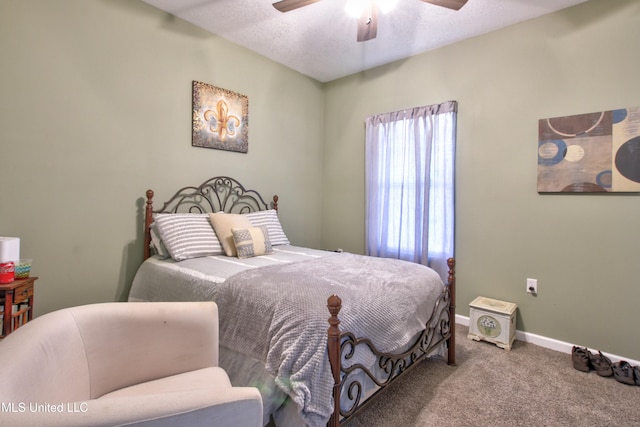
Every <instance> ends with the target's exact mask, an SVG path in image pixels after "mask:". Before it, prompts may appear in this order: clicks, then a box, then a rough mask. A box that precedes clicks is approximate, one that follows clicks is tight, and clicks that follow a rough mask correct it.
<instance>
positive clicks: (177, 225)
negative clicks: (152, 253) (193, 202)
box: [154, 213, 224, 261]
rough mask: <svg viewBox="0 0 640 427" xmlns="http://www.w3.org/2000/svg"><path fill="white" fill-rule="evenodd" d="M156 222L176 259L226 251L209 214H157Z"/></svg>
mask: <svg viewBox="0 0 640 427" xmlns="http://www.w3.org/2000/svg"><path fill="white" fill-rule="evenodd" d="M154 224H155V226H154V227H155V228H156V229H157V231H158V233H159V234H160V237H161V238H162V243H163V244H164V246H165V247H166V248H167V251H168V252H169V254H170V255H171V258H173V259H174V260H176V261H182V260H185V259H189V258H197V257H203V256H208V255H220V254H222V253H224V252H223V250H222V246H221V245H220V241H219V240H218V237H217V236H216V233H215V232H214V231H213V228H211V223H209V221H208V218H207V214H187V213H175V214H157V215H156V217H155V221H154Z"/></svg>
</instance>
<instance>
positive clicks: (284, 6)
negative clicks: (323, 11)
mask: <svg viewBox="0 0 640 427" xmlns="http://www.w3.org/2000/svg"><path fill="white" fill-rule="evenodd" d="M318 1H320V0H281V1H277V2H275V3H273V7H275V8H276V9H278V10H279V11H280V12H289V11H290V10H294V9H298V8H299V7H303V6H308V5H310V4H312V3H315V2H318Z"/></svg>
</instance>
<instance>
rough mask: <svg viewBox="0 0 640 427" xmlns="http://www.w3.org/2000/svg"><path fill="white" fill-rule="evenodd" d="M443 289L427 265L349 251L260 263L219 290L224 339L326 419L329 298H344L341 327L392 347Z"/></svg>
mask: <svg viewBox="0 0 640 427" xmlns="http://www.w3.org/2000/svg"><path fill="white" fill-rule="evenodd" d="M442 290H443V284H442V280H441V279H440V277H439V276H438V275H437V273H435V272H434V271H433V270H431V269H429V268H427V267H425V266H422V265H418V264H413V263H409V262H405V261H398V260H390V259H382V258H374V257H366V256H361V255H354V254H349V253H340V254H335V255H330V256H326V257H323V258H319V259H312V260H307V261H300V262H293V263H288V264H280V265H271V266H265V267H259V268H253V269H249V270H247V271H243V272H240V273H237V274H234V275H232V276H231V277H229V278H227V280H226V281H224V283H222V284H221V285H220V287H219V288H218V290H217V292H216V294H217V295H216V302H217V303H218V309H219V313H220V340H221V342H222V343H224V345H225V346H226V347H227V348H229V349H231V350H233V351H236V352H238V353H243V354H247V355H249V356H250V357H252V358H255V359H256V360H260V361H262V362H264V363H265V365H266V369H267V371H268V372H269V373H270V374H271V375H273V377H274V378H275V381H276V384H277V385H278V387H280V388H281V389H282V390H283V391H285V392H286V393H287V394H288V395H289V396H290V398H291V399H292V400H293V401H295V402H296V403H297V404H298V406H299V408H300V411H301V412H300V414H301V416H302V418H303V419H304V421H305V422H306V423H307V424H308V425H310V426H321V425H326V423H327V421H328V419H329V416H330V415H331V412H332V410H333V407H332V401H331V392H332V387H333V379H332V376H331V369H330V365H329V360H328V357H327V351H326V345H327V336H326V331H327V328H328V323H327V319H328V317H329V313H328V310H327V308H326V303H327V298H328V297H329V296H330V295H332V294H336V295H338V296H339V297H340V298H341V299H342V305H343V308H342V311H341V312H340V320H341V325H340V327H341V329H342V330H348V331H350V332H353V333H355V335H356V336H367V337H369V338H371V339H372V341H373V342H374V344H375V345H376V347H377V348H378V350H380V351H393V350H396V349H398V348H401V347H403V346H405V345H406V344H407V343H408V342H409V341H410V340H411V338H412V337H414V336H415V334H416V333H417V332H418V331H420V330H421V329H423V328H424V326H425V323H426V322H427V320H428V319H429V317H430V315H431V312H432V311H433V308H434V305H435V301H436V300H437V298H438V297H439V296H440V294H441V292H442ZM256 385H257V386H258V387H259V386H260V385H259V384H256Z"/></svg>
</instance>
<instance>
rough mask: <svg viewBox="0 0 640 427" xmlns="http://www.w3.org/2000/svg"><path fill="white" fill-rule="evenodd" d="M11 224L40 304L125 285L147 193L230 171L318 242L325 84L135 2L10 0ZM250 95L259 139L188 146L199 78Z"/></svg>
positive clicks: (5, 225) (1, 44) (89, 298)
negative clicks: (241, 146) (238, 149)
mask: <svg viewBox="0 0 640 427" xmlns="http://www.w3.org/2000/svg"><path fill="white" fill-rule="evenodd" d="M0 56H1V58H2V66H1V67H0V76H1V78H0V147H1V149H0V183H1V184H0V185H1V186H2V197H1V199H0V235H2V236H19V237H20V238H21V253H22V255H23V257H31V258H33V259H34V267H33V273H34V274H35V275H37V276H39V277H40V279H39V280H38V282H36V304H35V311H36V315H39V314H43V313H45V312H49V311H52V310H55V309H58V308H61V307H66V306H73V305H79V304H86V303H92V302H101V301H113V300H121V299H124V298H126V295H127V292H128V289H129V285H130V282H131V280H132V277H133V274H134V273H135V271H136V269H137V267H138V265H139V264H140V262H141V261H142V244H141V242H140V238H141V233H142V231H141V225H142V216H141V215H142V211H141V209H142V205H143V199H142V197H143V196H144V194H145V191H146V190H147V189H148V188H153V189H154V190H155V192H156V197H157V200H158V201H162V200H164V199H167V198H168V197H169V196H171V195H172V194H173V192H174V191H176V190H177V189H178V188H180V187H183V186H187V185H194V184H198V183H200V182H203V181H204V180H206V179H207V178H210V177H212V176H215V175H231V176H234V177H236V178H238V179H239V180H240V181H241V182H244V183H247V184H248V185H251V186H252V187H255V189H256V190H258V191H260V192H262V193H263V194H264V195H265V196H268V197H271V195H272V193H271V192H273V191H277V192H278V195H279V196H280V201H281V203H280V208H281V209H280V215H281V218H282V222H283V224H284V228H285V231H286V232H287V234H288V236H289V237H290V238H291V240H293V241H295V242H296V243H299V244H301V245H307V246H317V245H319V243H320V225H321V223H320V210H321V206H320V201H321V197H320V194H321V188H322V179H321V173H322V169H321V165H322V162H321V156H322V142H323V139H322V130H323V121H322V114H323V110H322V105H323V87H322V85H321V84H320V83H318V82H317V81H315V80H313V79H310V78H307V77H305V76H302V75H301V74H299V73H297V72H294V71H292V70H290V69H288V68H286V67H283V66H281V65H278V64H276V63H274V62H272V61H270V60H267V59H266V58H264V57H262V56H259V55H256V54H254V53H252V52H250V51H248V50H246V49H244V48H242V47H239V46H237V45H234V44H232V43H229V42H227V41H225V40H223V39H220V38H218V37H215V36H213V35H211V34H208V33H205V32H203V31H201V30H198V29H197V28H196V27H194V26H192V25H190V24H187V23H185V22H183V21H180V20H178V19H175V18H171V17H170V16H169V15H167V14H165V13H163V12H161V11H159V10H158V9H156V8H153V7H151V6H149V5H147V4H145V3H143V2H141V1H132V0H91V1H87V0H56V1H50V0H20V1H15V0H0ZM192 80H199V81H203V82H207V83H210V84H214V85H216V86H219V87H223V88H226V89H229V90H233V91H236V92H239V93H242V94H245V95H247V96H248V98H249V152H248V153H247V154H240V153H233V152H227V151H221V150H211V149H204V148H196V147H191V113H190V111H191V82H192Z"/></svg>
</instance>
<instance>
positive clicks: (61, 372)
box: [0, 302, 262, 427]
mask: <svg viewBox="0 0 640 427" xmlns="http://www.w3.org/2000/svg"><path fill="white" fill-rule="evenodd" d="M217 364H218V307H217V306H216V304H215V303H213V302H187V303H180V302H167V303H164V302H162V303H136V302H130V303H125V302H122V303H104V304H91V305H85V306H79V307H73V308H67V309H63V310H59V311H56V312H52V313H49V314H45V315H43V316H40V317H38V318H36V319H34V320H33V321H31V322H29V323H27V324H26V325H24V326H22V327H20V328H19V329H17V330H16V331H15V332H13V333H12V334H10V335H9V336H7V337H6V338H5V339H4V340H2V341H0V405H1V407H0V425H3V426H4V425H6V426H38V427H40V426H55V425H59V426H65V427H68V426H85V427H86V426H116V425H127V426H129V425H136V426H172V427H173V426H225V427H226V426H234V427H235V426H260V425H261V424H262V400H261V397H260V394H259V392H258V390H257V389H255V388H250V387H232V386H231V383H230V382H229V378H228V376H227V374H226V373H225V372H224V370H223V369H221V368H219V367H218V366H217Z"/></svg>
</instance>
